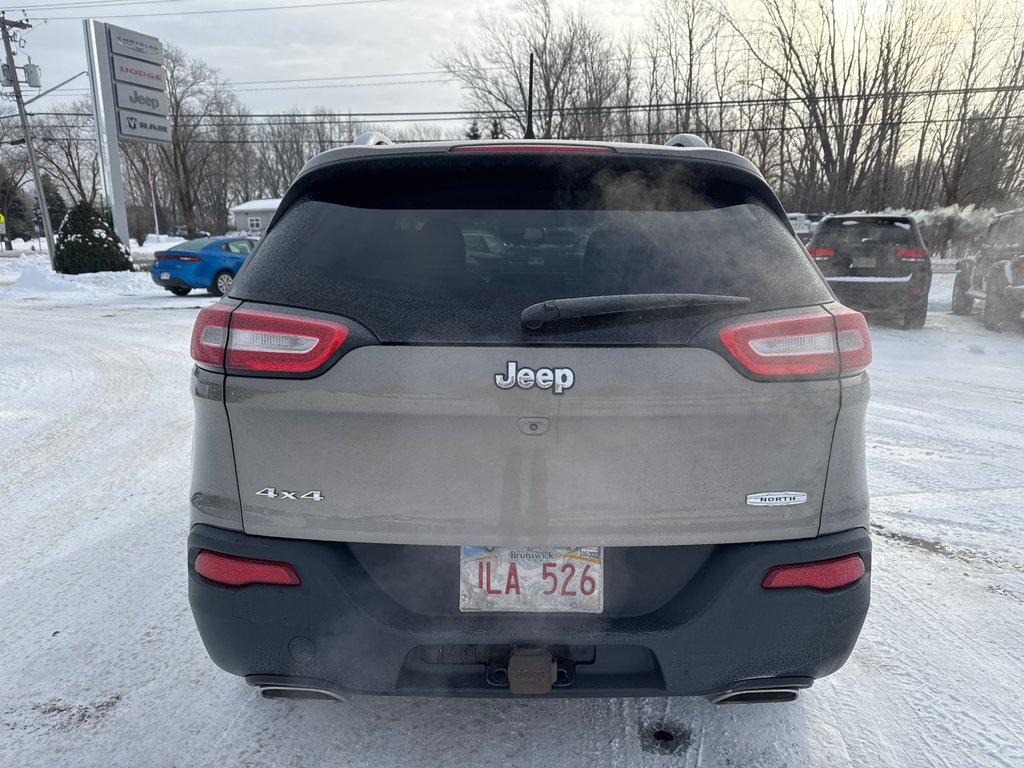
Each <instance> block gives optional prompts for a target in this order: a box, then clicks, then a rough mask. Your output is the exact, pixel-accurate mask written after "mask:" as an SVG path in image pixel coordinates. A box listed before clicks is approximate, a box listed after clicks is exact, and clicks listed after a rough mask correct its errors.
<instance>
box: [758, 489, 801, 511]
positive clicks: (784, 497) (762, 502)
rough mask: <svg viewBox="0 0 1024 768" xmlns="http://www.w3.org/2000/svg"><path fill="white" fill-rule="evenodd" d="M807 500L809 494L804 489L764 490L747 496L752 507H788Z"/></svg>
mask: <svg viewBox="0 0 1024 768" xmlns="http://www.w3.org/2000/svg"><path fill="white" fill-rule="evenodd" d="M806 501H807V494H806V493H803V492H802V491H762V492H761V493H752V494H750V495H749V496H747V504H748V505H749V506H751V507H788V506H789V505H790V504H803V503H805V502H806Z"/></svg>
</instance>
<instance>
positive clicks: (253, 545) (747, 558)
mask: <svg viewBox="0 0 1024 768" xmlns="http://www.w3.org/2000/svg"><path fill="white" fill-rule="evenodd" d="M360 546H361V547H362V548H363V549H362V551H361V552H360V557H361V558H362V559H360V558H357V557H356V556H355V554H354V551H353V548H352V547H350V546H349V545H346V544H337V543H329V542H312V541H303V540H293V539H275V538H267V537H256V536H249V535H246V534H243V533H239V532H235V531H228V530H224V529H220V528H214V527H211V526H206V525H196V526H194V527H193V528H192V531H191V533H190V535H189V541H188V567H189V602H190V603H191V606H192V612H193V615H194V617H195V621H196V625H197V626H198V628H199V632H200V635H201V636H202V639H203V642H204V643H205V645H206V649H207V651H208V652H209V654H210V656H211V658H212V659H213V661H214V662H215V663H216V664H217V665H218V666H220V667H221V668H223V669H225V670H227V671H228V672H231V673H233V674H236V675H240V676H243V677H246V678H247V679H248V680H249V682H250V683H252V684H254V685H257V684H259V685H266V684H270V683H276V684H281V683H287V682H289V681H291V682H293V683H295V684H302V685H307V686H310V687H317V688H321V689H324V690H329V691H334V692H337V693H346V692H349V693H373V694H401V695H440V696H452V695H456V696H509V695H511V694H510V692H509V690H508V688H507V687H505V686H502V685H496V684H495V680H494V679H493V676H492V677H491V679H490V682H489V681H488V678H489V675H488V663H489V662H490V664H491V668H492V669H493V667H494V666H495V664H498V665H500V664H501V663H502V659H503V658H504V659H506V660H507V655H508V652H509V651H510V649H511V648H512V647H513V646H519V647H531V648H546V649H549V650H550V651H551V653H552V655H553V656H554V657H555V658H556V659H557V660H558V661H559V664H560V667H562V666H564V667H566V668H567V670H568V672H569V676H570V678H571V681H572V682H571V684H567V685H563V686H562V687H556V688H554V689H553V690H552V694H553V695H560V696H657V695H712V694H715V693H718V692H721V691H725V690H728V689H732V688H736V687H737V686H743V685H744V684H749V683H750V681H755V683H756V684H758V685H760V684H764V685H769V684H770V682H771V681H772V680H777V679H779V678H787V679H790V680H792V679H802V680H804V681H805V682H804V683H803V684H804V685H807V684H809V683H810V681H811V680H812V679H816V678H820V677H824V676H825V675H828V674H830V673H832V672H834V671H836V670H837V669H838V668H839V667H841V666H842V665H843V663H844V662H845V661H846V659H847V658H848V657H849V655H850V653H851V651H852V650H853V646H854V643H855V642H856V640H857V637H858V635H859V634H860V629H861V625H862V624H863V621H864V617H865V615H866V613H867V610H868V603H869V593H870V571H871V544H870V539H869V537H868V534H867V532H866V531H865V530H864V529H860V528H858V529H855V530H852V531H845V532H843V533H838V534H831V535H826V536H819V537H817V538H814V539H802V540H797V541H785V542H767V543H757V544H732V545H723V546H718V547H710V548H709V547H701V548H697V549H699V550H700V552H699V557H698V559H697V561H696V562H697V565H696V566H694V562H695V560H694V558H693V557H691V553H690V552H688V551H687V550H689V549H691V548H688V547H671V548H668V547H662V548H657V547H654V548H627V549H624V550H620V551H619V552H618V553H616V554H615V555H614V558H613V556H612V554H611V553H609V554H608V556H607V562H608V565H607V566H606V580H607V585H606V586H607V587H608V590H609V591H608V593H607V594H608V598H607V600H608V601H610V602H611V603H612V604H617V605H619V608H618V609H616V610H615V615H608V614H606V615H600V616H579V615H573V616H565V615H550V614H548V615H539V616H538V615H536V614H534V615H528V616H527V615H522V614H493V615H487V616H480V615H465V614H459V613H458V608H457V603H458V592H457V589H458V587H457V583H458V582H457V579H458V576H457V562H458V552H459V550H458V548H457V547H398V546H389V545H360ZM367 547H373V548H377V550H376V553H375V554H373V556H372V559H373V560H374V561H376V563H380V562H387V561H388V559H389V558H395V559H396V561H398V562H400V561H401V559H403V558H404V559H406V560H408V559H410V558H411V559H412V560H413V561H417V562H423V563H430V564H432V566H433V568H432V570H429V571H426V572H424V573H422V574H421V580H420V584H419V588H418V589H416V590H413V591H415V592H418V593H419V595H420V597H418V598H417V599H418V600H419V601H420V603H419V604H418V605H417V606H416V607H414V606H413V605H411V604H410V603H409V601H408V600H406V599H402V598H400V599H399V600H396V599H394V598H393V597H392V595H391V594H390V593H389V591H388V590H387V589H386V588H385V586H386V585H384V586H382V584H381V577H380V574H381V571H380V570H378V569H377V568H376V565H375V564H370V566H369V567H364V565H363V562H364V561H366V555H367V549H366V548H367ZM202 549H210V550H214V551H217V552H222V553H225V554H231V555H236V556H240V557H251V558H257V559H264V560H275V561H284V562H288V563H291V564H292V565H294V567H295V569H296V571H297V572H298V573H299V575H300V577H301V579H302V583H301V585H299V586H295V587H283V586H271V585H251V586H247V587H243V588H240V589H235V588H229V587H223V586H219V585H216V584H214V583H212V582H209V581H207V580H206V579H204V578H202V577H200V576H198V575H197V574H196V573H195V570H194V564H195V559H196V556H197V555H198V553H199V551H200V550H202ZM652 550H660V555H657V556H658V558H659V560H660V562H662V563H664V562H665V559H664V558H666V557H668V559H669V561H671V560H672V556H674V555H678V561H679V563H680V564H681V565H680V566H679V570H680V573H678V574H666V573H664V571H665V569H664V568H663V567H659V568H658V569H651V568H648V567H646V566H645V565H643V563H644V561H645V559H646V556H648V555H650V556H651V557H655V555H656V554H657V553H653V552H652ZM852 553H860V554H861V556H862V557H863V559H864V563H865V567H866V569H867V573H866V574H865V576H864V577H863V578H862V579H861V580H860V581H858V582H856V583H854V584H852V585H850V586H848V587H844V588H841V589H838V590H834V591H831V592H819V591H816V590H812V589H809V588H798V589H777V590H766V589H763V588H762V587H761V581H762V579H763V577H764V575H765V573H766V572H767V571H768V570H769V569H770V568H771V567H772V566H775V565H780V564H787V563H802V562H813V561H817V560H828V559H831V558H835V557H841V556H843V555H847V554H852ZM631 563H635V564H636V568H635V571H634V569H633V568H629V570H628V571H627V567H629V566H630V564H631ZM624 571H626V572H624ZM659 572H660V576H659V575H658V574H659ZM673 578H675V579H676V580H677V581H678V582H679V583H680V584H681V585H682V586H681V587H680V588H678V589H674V590H670V591H669V592H667V593H666V592H665V590H664V588H663V586H657V585H655V584H653V583H651V584H648V583H646V582H647V581H648V580H650V579H659V580H668V581H672V580H673ZM613 581H614V582H615V583H616V584H617V585H618V592H619V594H618V596H617V597H616V596H615V595H613V594H612V587H611V585H612V582H613ZM627 585H628V586H627ZM648 587H650V590H653V591H654V592H655V593H658V592H659V591H660V592H661V593H662V597H659V598H658V599H657V600H656V601H655V602H656V603H657V604H656V605H655V604H652V603H651V601H650V599H649V598H648V597H646V595H647V593H648V592H649V591H650V590H649V589H648ZM630 590H631V591H632V592H633V594H635V595H637V597H638V600H637V603H638V604H641V603H646V604H645V605H644V608H643V612H640V613H637V614H634V615H629V611H628V610H625V606H626V605H628V603H627V602H624V601H623V600H622V599H621V598H622V596H623V592H624V591H630ZM641 595H644V597H643V598H641V597H640V596H641Z"/></svg>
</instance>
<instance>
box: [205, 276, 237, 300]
mask: <svg viewBox="0 0 1024 768" xmlns="http://www.w3.org/2000/svg"><path fill="white" fill-rule="evenodd" d="M233 282H235V276H234V275H233V274H231V273H230V272H227V271H224V272H218V273H217V276H216V277H214V278H213V283H212V284H211V285H210V293H212V294H213V295H214V296H223V295H224V294H225V293H227V292H228V291H230V290H231V284H232V283H233Z"/></svg>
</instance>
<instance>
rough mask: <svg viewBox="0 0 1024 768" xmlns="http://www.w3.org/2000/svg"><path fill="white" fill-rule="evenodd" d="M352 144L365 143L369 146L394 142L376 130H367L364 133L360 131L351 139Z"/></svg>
mask: <svg viewBox="0 0 1024 768" xmlns="http://www.w3.org/2000/svg"><path fill="white" fill-rule="evenodd" d="M352 143H353V144H365V145H367V146H370V147H379V146H383V145H385V144H394V143H395V142H393V141H392V140H391V139H389V138H388V137H387V136H385V135H384V134H383V133H378V132H377V131H367V132H366V133H360V134H359V135H358V136H356V137H355V139H354V140H353V141H352Z"/></svg>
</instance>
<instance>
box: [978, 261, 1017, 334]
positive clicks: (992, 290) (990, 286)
mask: <svg viewBox="0 0 1024 768" xmlns="http://www.w3.org/2000/svg"><path fill="white" fill-rule="evenodd" d="M1005 290H1006V275H1005V274H1003V270H1002V269H1001V268H1000V267H998V266H996V267H993V269H992V271H991V272H989V274H988V282H987V283H986V285H985V327H986V328H988V329H989V330H990V331H1004V330H1011V329H1017V328H1020V327H1021V322H1020V309H1019V308H1017V307H1014V305H1013V304H1011V303H1010V302H1009V301H1007V300H1006V296H1004V295H1003V292H1004V291H1005Z"/></svg>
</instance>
